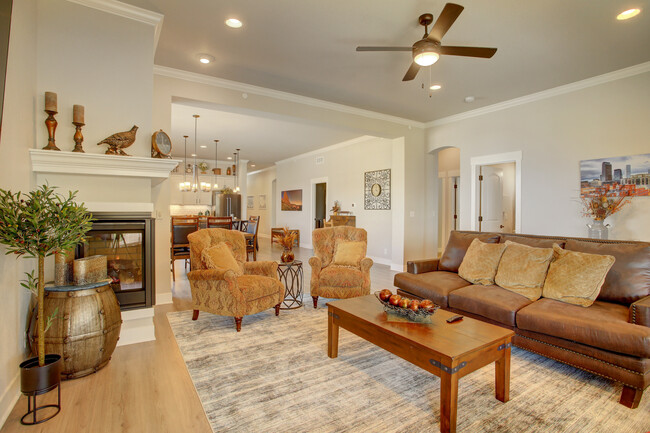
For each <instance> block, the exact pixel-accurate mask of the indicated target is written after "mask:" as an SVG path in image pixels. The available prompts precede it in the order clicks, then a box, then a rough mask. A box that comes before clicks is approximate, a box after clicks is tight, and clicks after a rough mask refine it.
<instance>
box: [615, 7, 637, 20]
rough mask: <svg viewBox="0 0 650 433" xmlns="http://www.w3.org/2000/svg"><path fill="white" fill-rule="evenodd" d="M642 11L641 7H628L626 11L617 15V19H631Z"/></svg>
mask: <svg viewBox="0 0 650 433" xmlns="http://www.w3.org/2000/svg"><path fill="white" fill-rule="evenodd" d="M640 13H641V9H628V10H626V11H625V12H621V13H620V14H618V15H616V19H617V20H619V21H623V20H629V19H630V18H633V17H635V16H637V15H639V14H640Z"/></svg>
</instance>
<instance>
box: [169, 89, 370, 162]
mask: <svg viewBox="0 0 650 433" xmlns="http://www.w3.org/2000/svg"><path fill="white" fill-rule="evenodd" d="M194 114H198V115H199V116H200V117H199V118H198V120H197V140H196V143H197V151H198V152H197V160H198V161H200V160H202V159H210V160H214V151H215V148H214V140H215V139H217V140H219V148H218V155H217V156H218V158H219V160H220V161H225V160H226V158H227V157H228V156H232V155H233V152H234V151H235V149H237V148H240V149H241V153H240V155H241V159H242V160H249V161H250V162H249V167H248V171H254V170H260V169H262V168H266V167H269V166H271V165H273V163H274V162H276V161H281V160H283V159H286V158H290V157H292V156H295V155H299V154H302V153H306V152H310V151H313V150H316V149H319V148H322V147H326V146H329V145H332V144H337V143H340V142H343V141H346V140H350V139H352V138H356V137H359V136H360V135H362V134H361V133H360V132H359V131H346V130H339V129H333V128H331V127H330V126H325V125H321V124H318V123H314V122H312V123H308V122H304V121H301V120H299V119H296V118H293V117H286V116H280V115H275V114H269V113H261V112H256V111H253V110H245V109H235V108H233V107H224V106H219V105H215V104H210V103H205V102H197V101H184V100H183V101H181V100H178V101H176V102H174V103H173V104H172V130H171V133H170V138H171V139H172V144H173V146H172V156H173V157H175V158H181V159H182V158H183V154H184V141H183V136H184V135H188V136H189V138H188V139H187V158H188V161H190V160H191V156H190V155H191V154H192V153H194V117H192V116H193V115H194ZM201 145H204V146H207V148H206V149H202V148H201V147H200V146H201ZM250 164H255V167H251V165H250Z"/></svg>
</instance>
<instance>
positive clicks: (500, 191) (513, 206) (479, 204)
mask: <svg viewBox="0 0 650 433" xmlns="http://www.w3.org/2000/svg"><path fill="white" fill-rule="evenodd" d="M470 163H471V168H472V184H471V188H472V189H471V206H472V208H471V229H472V230H478V231H482V232H501V233H520V232H521V152H511V153H507V154H498V155H489V156H483V157H476V158H472V159H471V161H470Z"/></svg>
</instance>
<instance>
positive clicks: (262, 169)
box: [246, 165, 275, 176]
mask: <svg viewBox="0 0 650 433" xmlns="http://www.w3.org/2000/svg"><path fill="white" fill-rule="evenodd" d="M273 169H275V165H272V166H270V167H266V168H260V169H259V170H255V171H249V172H248V173H246V175H247V176H250V175H251V174H258V173H264V172H265V171H269V170H273Z"/></svg>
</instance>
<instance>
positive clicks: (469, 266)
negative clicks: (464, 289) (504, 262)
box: [458, 238, 506, 286]
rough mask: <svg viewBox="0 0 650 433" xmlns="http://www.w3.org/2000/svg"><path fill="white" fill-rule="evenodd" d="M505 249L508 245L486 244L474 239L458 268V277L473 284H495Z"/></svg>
mask: <svg viewBox="0 0 650 433" xmlns="http://www.w3.org/2000/svg"><path fill="white" fill-rule="evenodd" d="M505 249H506V244H486V243H484V242H481V241H479V240H478V239H477V238H474V240H473V241H472V243H471V244H470V245H469V248H468V249H467V253H465V257H464V258H463V262H462V263H461V264H460V267H459V268H458V275H459V276H460V277H461V278H463V279H465V280H467V281H469V282H470V283H472V284H481V285H483V286H489V285H490V284H494V276H495V275H496V273H497V269H498V268H499V261H500V260H501V255H502V254H503V252H504V251H505Z"/></svg>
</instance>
